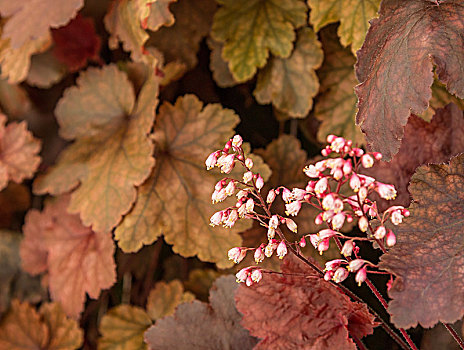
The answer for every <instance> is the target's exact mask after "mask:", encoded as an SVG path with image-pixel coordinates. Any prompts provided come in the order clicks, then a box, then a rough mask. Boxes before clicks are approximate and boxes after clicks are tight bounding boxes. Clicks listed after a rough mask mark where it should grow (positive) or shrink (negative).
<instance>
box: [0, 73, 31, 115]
mask: <svg viewBox="0 0 464 350" xmlns="http://www.w3.org/2000/svg"><path fill="white" fill-rule="evenodd" d="M0 108H1V110H2V111H3V112H4V113H5V114H6V115H7V116H9V117H11V118H12V119H21V118H22V117H23V116H24V115H25V114H26V113H28V112H29V111H30V110H31V101H30V100H29V96H28V94H27V92H26V90H25V89H24V88H23V87H22V86H21V85H17V84H9V83H8V82H7V81H6V80H0Z"/></svg>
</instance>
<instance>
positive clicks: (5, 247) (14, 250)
mask: <svg viewBox="0 0 464 350" xmlns="http://www.w3.org/2000/svg"><path fill="white" fill-rule="evenodd" d="M20 241H21V236H20V235H19V234H18V233H15V232H11V231H6V230H1V231H0V266H1V267H2V268H1V270H0V313H1V312H3V311H4V310H5V309H7V308H8V303H9V294H10V288H11V283H12V282H13V279H14V277H15V275H16V274H17V273H18V271H19V262H20V260H19V242H20Z"/></svg>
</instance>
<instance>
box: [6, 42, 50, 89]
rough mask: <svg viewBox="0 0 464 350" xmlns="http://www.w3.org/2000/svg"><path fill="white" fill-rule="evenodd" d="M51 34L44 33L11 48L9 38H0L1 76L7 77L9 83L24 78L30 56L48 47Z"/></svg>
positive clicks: (27, 70) (29, 64)
mask: <svg viewBox="0 0 464 350" xmlns="http://www.w3.org/2000/svg"><path fill="white" fill-rule="evenodd" d="M50 44H51V36H50V35H46V36H44V37H40V38H38V39H36V40H29V41H26V42H25V43H24V44H23V45H22V46H20V47H18V48H12V47H11V45H10V41H9V39H1V40H0V66H1V68H2V72H1V78H2V79H8V82H9V83H10V84H13V83H19V82H21V81H23V80H24V79H26V77H27V73H28V72H29V68H30V66H31V56H32V55H33V54H36V53H40V52H43V51H45V50H46V49H48V47H49V46H50Z"/></svg>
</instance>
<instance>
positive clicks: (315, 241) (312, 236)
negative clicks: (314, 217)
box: [309, 234, 320, 249]
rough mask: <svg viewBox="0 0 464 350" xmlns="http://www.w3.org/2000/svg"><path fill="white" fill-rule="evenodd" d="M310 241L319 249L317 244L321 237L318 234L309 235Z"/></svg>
mask: <svg viewBox="0 0 464 350" xmlns="http://www.w3.org/2000/svg"><path fill="white" fill-rule="evenodd" d="M309 241H310V242H311V244H312V245H313V247H314V248H316V249H317V246H318V245H319V242H320V239H319V236H318V235H314V234H313V235H309Z"/></svg>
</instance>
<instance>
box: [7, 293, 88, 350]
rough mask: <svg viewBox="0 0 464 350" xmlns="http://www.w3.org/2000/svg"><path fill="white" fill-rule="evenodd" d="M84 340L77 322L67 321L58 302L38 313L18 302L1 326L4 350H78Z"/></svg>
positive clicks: (46, 305)
mask: <svg viewBox="0 0 464 350" xmlns="http://www.w3.org/2000/svg"><path fill="white" fill-rule="evenodd" d="M82 340H83V332H82V330H81V329H79V326H78V324H77V322H76V321H74V320H71V319H68V318H66V315H65V314H64V312H63V310H62V309H61V306H60V305H59V304H57V303H51V304H44V305H43V306H42V307H41V309H40V312H37V311H36V310H35V309H34V308H33V307H31V306H30V305H29V304H27V303H20V302H19V301H18V300H14V301H13V302H12V305H11V310H10V312H9V313H8V314H7V315H6V316H5V317H4V318H3V319H2V322H1V324H0V349H1V350H28V349H47V350H74V349H78V348H79V347H80V346H81V345H82Z"/></svg>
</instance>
